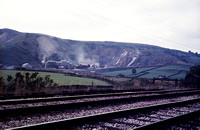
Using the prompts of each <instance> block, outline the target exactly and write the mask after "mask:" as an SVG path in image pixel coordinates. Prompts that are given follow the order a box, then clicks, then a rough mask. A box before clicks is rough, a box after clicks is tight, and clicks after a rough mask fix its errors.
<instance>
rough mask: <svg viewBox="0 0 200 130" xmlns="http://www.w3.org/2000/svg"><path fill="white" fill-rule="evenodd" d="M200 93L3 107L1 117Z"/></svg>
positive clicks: (199, 92) (0, 111)
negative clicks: (13, 107)
mask: <svg viewBox="0 0 200 130" xmlns="http://www.w3.org/2000/svg"><path fill="white" fill-rule="evenodd" d="M194 94H200V91H194V92H192V91H191V92H185V93H177V94H174V93H173V94H162V95H148V96H138V97H125V98H117V99H102V100H96V101H85V102H74V103H66V104H53V105H43V106H33V107H24V108H16V109H3V110H0V115H1V117H6V116H13V115H23V114H30V113H31V114H32V113H38V112H39V113H42V112H47V111H54V110H60V109H71V108H81V107H85V106H88V105H90V106H95V105H105V104H116V103H118V104H119V103H127V102H136V101H147V100H152V99H165V98H169V97H170V98H173V97H179V96H188V95H194Z"/></svg>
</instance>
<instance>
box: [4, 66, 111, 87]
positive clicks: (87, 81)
mask: <svg viewBox="0 0 200 130" xmlns="http://www.w3.org/2000/svg"><path fill="white" fill-rule="evenodd" d="M17 72H21V74H23V75H24V74H25V73H26V72H29V73H30V74H32V73H34V72H33V71H16V70H0V77H3V78H4V79H5V80H6V78H7V75H11V76H13V77H14V76H15V74H16V73H17ZM45 75H50V77H51V79H53V81H54V82H55V83H57V84H59V85H92V84H93V85H101V86H109V85H110V84H109V83H107V82H104V81H101V80H97V79H92V78H83V77H74V76H65V75H64V74H60V73H50V72H39V76H41V77H45Z"/></svg>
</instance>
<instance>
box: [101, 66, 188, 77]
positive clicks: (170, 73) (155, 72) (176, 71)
mask: <svg viewBox="0 0 200 130" xmlns="http://www.w3.org/2000/svg"><path fill="white" fill-rule="evenodd" d="M191 66H192V65H189V64H188V65H166V66H159V67H144V68H136V74H132V69H128V70H121V71H112V72H106V73H102V74H103V75H105V76H113V77H114V76H117V75H118V74H123V75H125V77H130V78H134V77H138V78H151V79H152V78H154V77H155V78H158V77H159V75H162V76H166V77H167V78H169V79H181V78H184V77H185V75H186V73H187V71H189V69H190V67H191Z"/></svg>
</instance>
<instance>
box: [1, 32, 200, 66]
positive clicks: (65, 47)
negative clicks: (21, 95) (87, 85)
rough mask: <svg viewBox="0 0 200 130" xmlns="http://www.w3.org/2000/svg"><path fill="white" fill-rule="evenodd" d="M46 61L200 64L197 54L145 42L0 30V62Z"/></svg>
mask: <svg viewBox="0 0 200 130" xmlns="http://www.w3.org/2000/svg"><path fill="white" fill-rule="evenodd" d="M48 60H55V61H60V60H66V61H68V62H69V63H70V64H73V65H77V64H90V65H95V66H100V67H105V66H107V67H130V66H134V67H145V66H159V65H171V64H186V63H190V64H199V63H200V55H199V54H195V53H191V52H190V53H186V52H182V51H178V50H171V49H166V48H161V47H157V46H151V45H145V44H136V43H119V42H110V41H104V42H100V41H94V42H92V41H76V40H69V39H60V38H57V37H53V36H48V35H44V34H35V33H22V32H18V31H15V30H10V29H0V64H3V65H4V66H12V65H15V66H21V65H22V64H24V63H29V64H31V65H32V66H34V67H36V68H43V67H44V64H45V63H46V62H47V61H48Z"/></svg>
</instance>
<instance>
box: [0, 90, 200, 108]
mask: <svg viewBox="0 0 200 130" xmlns="http://www.w3.org/2000/svg"><path fill="white" fill-rule="evenodd" d="M187 91H200V89H189V90H188V89H180V90H162V91H142V92H123V93H108V94H92V95H77V96H62V97H47V98H36V99H13V100H0V105H15V104H25V103H39V102H53V101H65V100H75V99H83V98H96V97H111V96H125V95H137V94H152V93H155V94H156V93H157V94H162V93H169V92H187Z"/></svg>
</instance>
